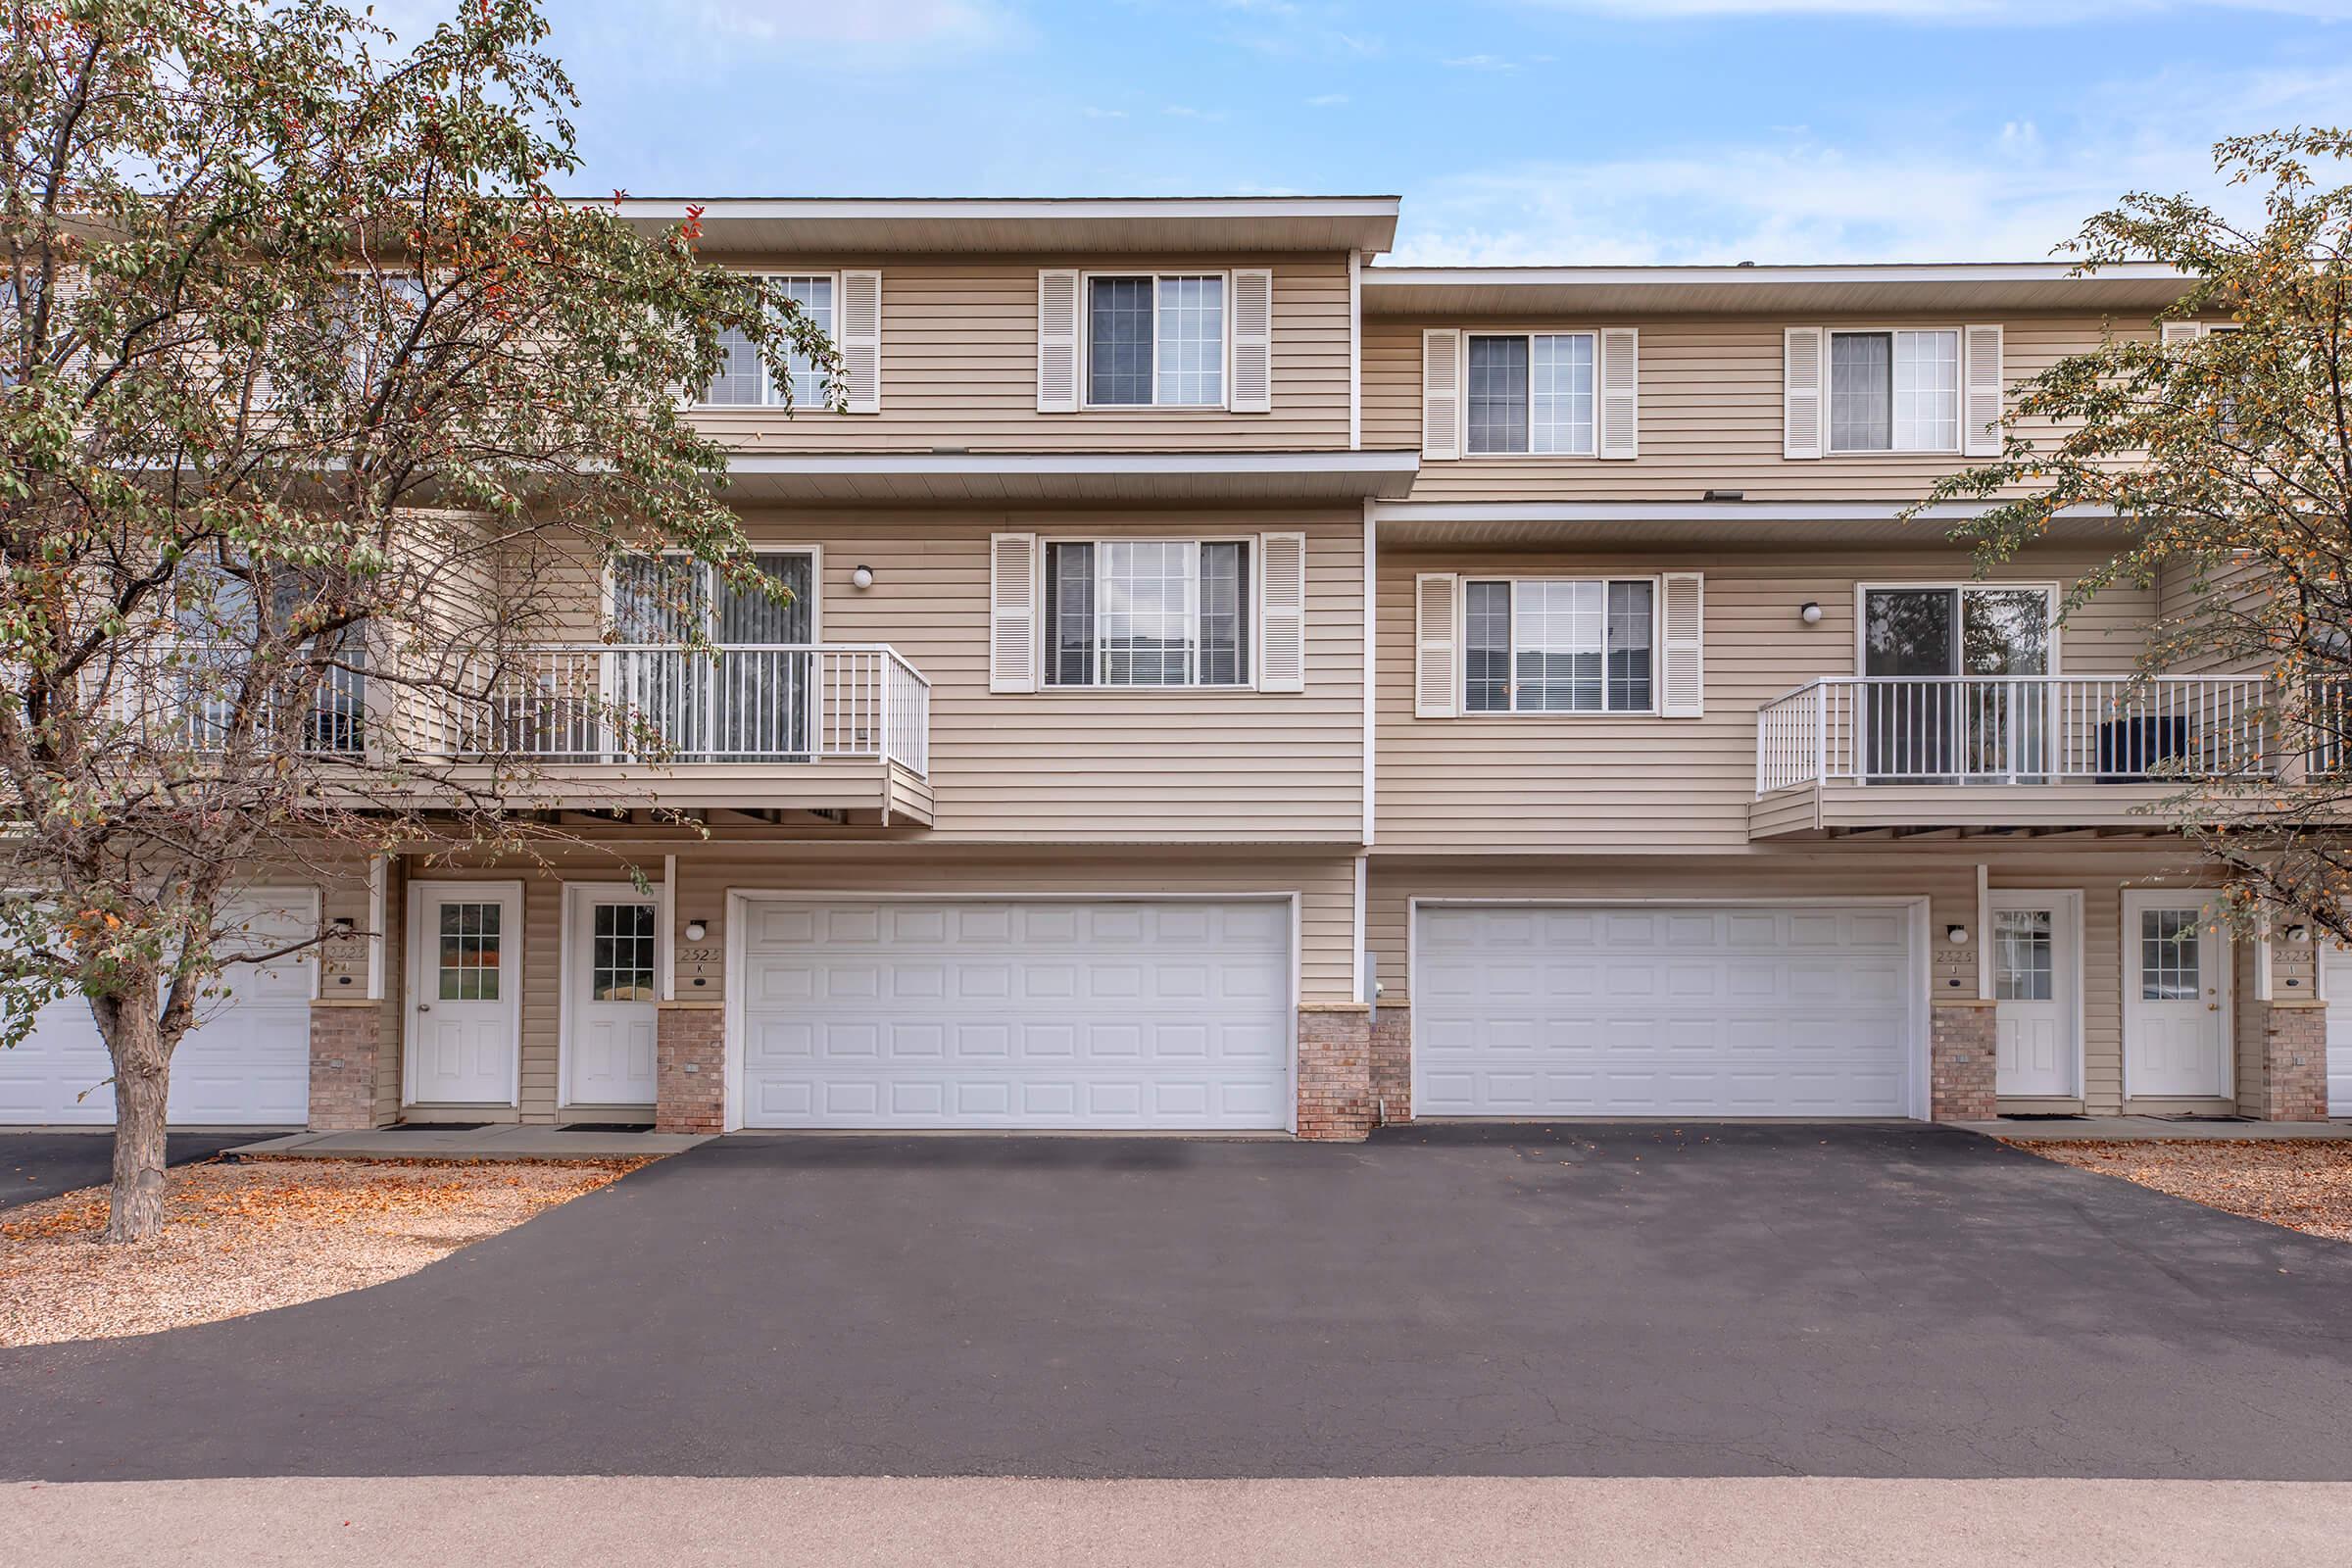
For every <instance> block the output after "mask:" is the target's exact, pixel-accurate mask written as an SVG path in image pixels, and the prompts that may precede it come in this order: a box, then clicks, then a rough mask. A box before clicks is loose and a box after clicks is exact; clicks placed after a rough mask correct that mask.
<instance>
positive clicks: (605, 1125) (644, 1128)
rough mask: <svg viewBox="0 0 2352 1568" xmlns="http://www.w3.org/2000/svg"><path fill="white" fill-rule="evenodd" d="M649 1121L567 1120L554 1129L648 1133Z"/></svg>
mask: <svg viewBox="0 0 2352 1568" xmlns="http://www.w3.org/2000/svg"><path fill="white" fill-rule="evenodd" d="M653 1130H654V1124H653V1123H652V1122H650V1121H567V1122H565V1123H564V1125H563V1126H561V1127H559V1128H557V1129H556V1131H558V1132H560V1133H650V1132H652V1131H653Z"/></svg>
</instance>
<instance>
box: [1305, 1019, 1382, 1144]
mask: <svg viewBox="0 0 2352 1568" xmlns="http://www.w3.org/2000/svg"><path fill="white" fill-rule="evenodd" d="M1371 1130H1372V1009H1371V1008H1369V1007H1367V1006H1366V1005H1364V1004H1362V1003H1360V1002H1325V1003H1310V1004H1308V1005H1305V1006H1302V1007H1300V1008H1299V1137H1301V1138H1313V1139H1329V1140H1337V1141H1342V1142H1348V1141H1353V1140H1356V1139H1360V1138H1362V1137H1363V1136H1364V1135H1365V1134H1366V1133H1369V1132H1370V1131H1371Z"/></svg>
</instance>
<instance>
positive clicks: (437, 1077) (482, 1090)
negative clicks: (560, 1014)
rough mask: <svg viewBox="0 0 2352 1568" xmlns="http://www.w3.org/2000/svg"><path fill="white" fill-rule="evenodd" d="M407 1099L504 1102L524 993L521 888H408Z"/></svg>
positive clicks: (510, 1096)
mask: <svg viewBox="0 0 2352 1568" xmlns="http://www.w3.org/2000/svg"><path fill="white" fill-rule="evenodd" d="M409 955H410V957H409V999H410V1000H409V1032H408V1042H409V1049H408V1058H409V1102H410V1103H412V1104H419V1105H511V1104H514V1103H515V1087H516V1086H515V1063H516V1057H515V1032H516V1031H515V1022H516V1019H517V1017H518V1016H519V1008H520V1004H521V993H522V961H521V960H522V887H521V885H520V884H519V883H514V882H420V883H417V884H415V885H414V886H412V887H411V889H410V890H409Z"/></svg>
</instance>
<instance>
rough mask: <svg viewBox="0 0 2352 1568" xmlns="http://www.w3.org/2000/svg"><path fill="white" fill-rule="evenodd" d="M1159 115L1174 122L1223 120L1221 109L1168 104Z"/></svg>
mask: <svg viewBox="0 0 2352 1568" xmlns="http://www.w3.org/2000/svg"><path fill="white" fill-rule="evenodd" d="M1160 113H1161V114H1163V115H1167V116H1169V117H1171V118H1172V119H1176V120H1201V121H1209V122H1215V121H1219V120H1223V119H1224V118H1225V112H1224V111H1223V110H1222V109H1196V108H1194V107H1193V106H1192V105H1191V104H1170V105H1168V106H1167V107H1166V108H1165V109H1162V110H1161V111H1160Z"/></svg>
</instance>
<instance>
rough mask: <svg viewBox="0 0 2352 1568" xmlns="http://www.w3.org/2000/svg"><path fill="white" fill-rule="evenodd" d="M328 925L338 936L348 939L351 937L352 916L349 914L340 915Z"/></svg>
mask: <svg viewBox="0 0 2352 1568" xmlns="http://www.w3.org/2000/svg"><path fill="white" fill-rule="evenodd" d="M328 924H329V925H330V926H331V927H332V929H333V931H334V934H335V935H336V936H339V937H347V936H349V935H351V916H350V915H348V914H338V915H336V916H335V917H334V919H333V920H331V921H330V922H328Z"/></svg>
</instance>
